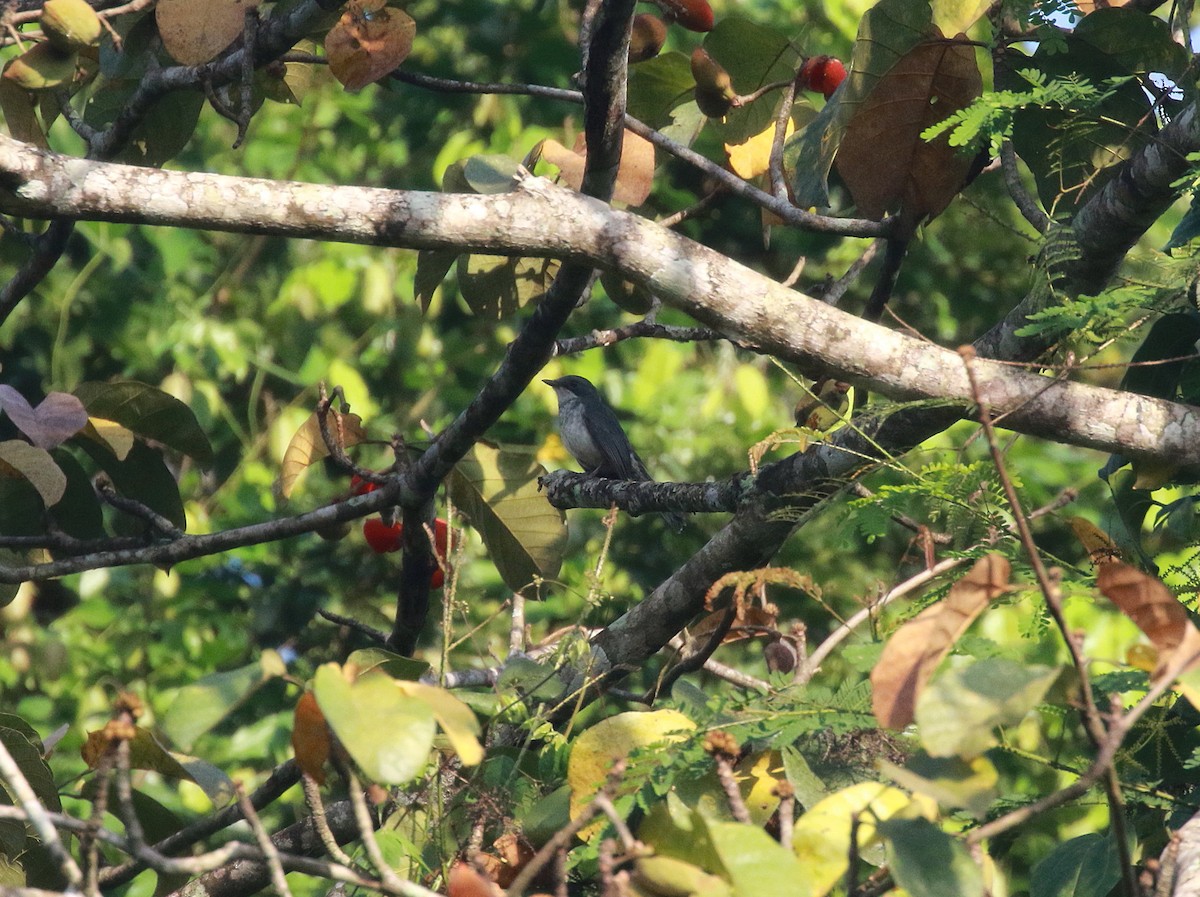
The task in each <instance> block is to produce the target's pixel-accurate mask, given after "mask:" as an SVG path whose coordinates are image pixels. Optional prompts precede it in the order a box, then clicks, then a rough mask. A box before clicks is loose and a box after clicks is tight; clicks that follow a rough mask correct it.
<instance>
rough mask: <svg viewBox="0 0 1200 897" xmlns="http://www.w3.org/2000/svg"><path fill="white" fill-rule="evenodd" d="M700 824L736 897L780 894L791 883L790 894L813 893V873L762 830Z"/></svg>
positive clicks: (730, 824) (703, 821) (739, 825)
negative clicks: (782, 887) (781, 888)
mask: <svg viewBox="0 0 1200 897" xmlns="http://www.w3.org/2000/svg"><path fill="white" fill-rule="evenodd" d="M696 821H697V827H699V828H702V829H703V830H704V831H705V833H706V834H707V836H708V840H709V842H710V843H711V844H712V847H713V850H714V852H715V853H716V855H717V857H718V858H719V859H720V862H721V866H722V867H723V869H724V873H725V876H726V877H728V879H729V881H730V882H731V883H732V884H733V893H734V895H735V897H761V895H764V894H776V893H779V891H780V885H781V883H783V882H786V883H787V888H786V890H787V893H789V894H794V895H796V897H802V895H808V894H811V893H813V883H812V879H811V876H810V874H809V870H808V869H807V868H806V867H805V866H804V864H803V863H802V862H801V861H800V860H798V859H797V857H796V855H795V854H794V853H792V852H791V851H790V850H788V849H787V848H786V847H784V846H783V845H782V844H780V843H779V842H778V841H776V840H775V839H774V838H772V837H771V836H770V835H768V834H767V833H766V832H765V831H763V830H762V829H761V828H758V827H756V826H753V825H744V824H742V823H737V822H718V821H715V820H711V819H704V818H703V817H697V820H696Z"/></svg>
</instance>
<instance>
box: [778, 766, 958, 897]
mask: <svg viewBox="0 0 1200 897" xmlns="http://www.w3.org/2000/svg"><path fill="white" fill-rule="evenodd" d="M936 815H937V805H936V804H935V803H934V802H933V801H932V800H930V799H929V798H926V797H922V796H920V795H917V796H913V795H909V794H907V793H905V792H904V791H901V790H900V789H899V788H895V787H893V786H891V785H881V784H879V783H878V782H861V783H860V784H858V785H851V786H850V787H849V788H844V789H842V790H841V791H838V792H837V793H836V794H831V795H829V797H827V798H825V799H824V800H821V801H820V802H818V803H817V805H816V806H815V807H813V808H812V809H811V810H809V811H808V812H807V813H805V814H804V815H803V816H801V817H800V819H799V820H798V821H797V822H796V828H795V830H794V834H793V837H792V849H793V850H794V851H795V854H796V857H797V858H798V859H799V860H800V863H801V865H802V866H803V867H804V868H805V870H806V871H807V872H808V874H809V876H810V878H811V882H812V891H811V897H822V895H824V894H827V893H829V891H830V890H831V889H832V888H833V887H834V886H835V885H836V884H837V883H838V882H839V881H841V880H842V878H843V877H844V876H845V874H846V869H847V868H849V865H850V860H849V858H850V835H851V832H852V831H854V823H855V821H857V831H856V832H855V834H856V835H857V839H858V849H859V850H860V851H861V850H862V849H864V848H866V847H870V846H871V845H872V844H874V843H876V842H877V841H878V834H877V832H876V827H875V824H876V823H877V822H882V821H885V820H887V819H892V818H893V817H896V818H901V819H913V818H917V817H924V818H925V819H930V820H932V819H934V818H936Z"/></svg>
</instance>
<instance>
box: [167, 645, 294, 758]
mask: <svg viewBox="0 0 1200 897" xmlns="http://www.w3.org/2000/svg"><path fill="white" fill-rule="evenodd" d="M286 672H287V668H286V666H285V665H284V663H283V659H282V658H281V657H280V656H279V654H278V653H276V652H275V651H272V650H269V649H268V650H266V651H263V653H262V657H261V658H260V659H259V662H258V663H252V664H248V665H247V666H244V667H241V668H239V669H236V670H228V671H226V672H223V673H212V674H210V675H208V676H204V677H203V678H201V679H199V680H197V681H196V682H194V683H192V684H191V685H185V686H184V687H183V688H181V689H180V690H179V691H178V693H176V695H175V699H174V700H173V701H172V702H171V706H170V707H169V708H167V712H166V714H164V715H163V719H162V729H163V732H165V733H166V734H167V736H168V737H169V738H170V739H171V741H172V742H174V743H175V744H177V745H179V746H180V747H182V748H184V749H185V750H191V747H192V745H194V744H195V743H196V739H197V738H199V737H200V736H201V735H203V734H204V733H205V732H207V731H209V730H210V729H212V728H213V727H214V726H216V725H217V724H218V723H220V722H221V720H223V719H225V717H227V716H229V714H231V713H233V711H235V710H236V709H237V708H238V707H240V706H242V704H244V703H245V702H246V701H247V700H248V699H249V698H250V697H251V696H252V695H253V694H254V693H255V692H256V691H258V689H259V688H261V687H262V686H263V685H264V684H265V683H266V682H268V681H270V680H271V679H275V678H278V677H279V676H283V675H285V674H286Z"/></svg>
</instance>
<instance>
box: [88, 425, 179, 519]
mask: <svg viewBox="0 0 1200 897" xmlns="http://www.w3.org/2000/svg"><path fill="white" fill-rule="evenodd" d="M74 441H75V443H76V444H77V445H79V446H80V447H81V448H82V449H83V450H84V451H85V452H87V453H88V454H89V455H90V456H91V457H92V460H93V461H95V462H96V463H97V464H99V465H100V467H101V468H102V469H103V470H104V472H105V473H107V474H108V476H109V478H110V479H111V480H112V482H113V485H114V486H115V487H116V489H117V491H118V492H120V493H121V494H122V495H124V496H125V497H126V498H132V499H134V500H135V501H139V502H141V503H142V504H144V505H145V506H146V507H148V508H150V509H151V510H152V511H155V512H157V513H158V514H161V515H162V516H163V517H165V518H167V520H169V521H171V523H173V524H175V526H177V527H179V528H180V529H183V528H184V527H185V526H186V525H187V517H186V515H185V514H184V511H183V499H182V498H180V496H179V484H178V483H177V482H176V481H175V475H174V474H172V473H171V471H170V469H169V468H168V467H167V465H166V462H164V461H163V456H162V452H160V451H159V450H158V449H152V448H150V447H149V446H148V445H146V444H145V443H144V442H141V441H138V442H135V443H134V444H133V448H132V449H130V451H129V454H128V455H126V456H125V460H124V461H118V460H117V456H116V455H114V454H113V453H112V452H111V451H109V449H108V448H107V446H106V445H103V444H101V443H97V442H93V441H92V440H90V439H87V438H76V439H75V440H74ZM117 521H118V524H117V529H118V530H119V531H121V532H123V533H126V534H130V533H139V532H142V531H144V530H145V526H144V525H143V524H142V523H141V521H140V520H139V521H135V520H133V519H132V518H131V517H130V516H129V515H127V514H124V513H122V514H121V515H120V516H119V517H118V518H117Z"/></svg>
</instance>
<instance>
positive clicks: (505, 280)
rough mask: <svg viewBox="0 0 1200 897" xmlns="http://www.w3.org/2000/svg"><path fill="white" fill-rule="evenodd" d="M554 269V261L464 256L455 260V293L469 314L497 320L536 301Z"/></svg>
mask: <svg viewBox="0 0 1200 897" xmlns="http://www.w3.org/2000/svg"><path fill="white" fill-rule="evenodd" d="M558 267H559V263H558V262H557V261H555V260H554V259H526V258H508V257H507V256H502V255H464V256H460V257H459V259H458V289H459V291H460V292H461V293H462V297H463V299H465V300H466V303H467V305H469V306H470V307H471V311H473V312H474V313H475V314H477V315H479V316H480V317H482V318H491V319H495V320H499V319H501V318H506V317H508V316H509V315H512V314H515V313H516V312H517V311H518V310H519V309H522V308H524V307H525V306H526V305H528V304H529V303H531V302H537V301H539V300H540V299H541V298H542V296H544V295H545V294H546V289H547V288H548V287H549V286H550V281H551V280H553V279H554V275H555V274H556V273H557V272H558Z"/></svg>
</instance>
